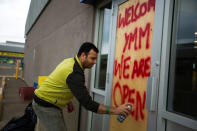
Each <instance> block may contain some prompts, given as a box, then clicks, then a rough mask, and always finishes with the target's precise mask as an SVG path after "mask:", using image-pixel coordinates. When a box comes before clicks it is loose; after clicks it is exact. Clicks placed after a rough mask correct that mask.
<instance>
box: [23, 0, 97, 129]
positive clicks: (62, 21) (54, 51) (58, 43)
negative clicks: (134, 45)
mask: <svg viewBox="0 0 197 131" xmlns="http://www.w3.org/2000/svg"><path fill="white" fill-rule="evenodd" d="M93 19H94V8H93V6H91V5H86V4H82V3H80V1H79V0H66V1H65V0H58V1H55V0H52V1H50V2H49V3H48V4H47V6H46V7H45V9H44V10H43V12H42V13H41V15H40V16H39V18H38V20H37V21H36V23H35V24H34V25H33V27H32V28H31V30H30V31H28V34H26V45H25V57H24V79H25V81H26V82H27V83H28V84H29V85H30V86H33V83H34V82H37V80H38V76H42V75H49V74H50V72H52V71H53V69H54V68H55V67H56V66H57V64H58V63H60V62H61V61H62V60H63V59H65V58H68V57H73V56H75V55H76V53H77V51H78V49H79V47H80V45H81V44H82V43H83V42H85V41H90V42H92V41H93V22H94V21H93ZM85 74H86V83H87V84H88V83H89V82H88V81H89V79H90V76H89V74H90V71H89V70H87V71H86V72H85ZM87 86H88V87H89V84H88V85H87ZM75 109H76V111H75V112H74V113H72V114H71V115H68V116H67V117H65V118H66V119H69V118H70V119H71V118H74V119H73V120H72V121H70V119H69V123H67V125H69V130H71V131H75V130H77V128H78V126H77V121H78V104H77V102H76V101H75ZM67 121H68V120H67ZM83 126H84V125H82V126H81V128H83ZM84 128H86V126H84Z"/></svg>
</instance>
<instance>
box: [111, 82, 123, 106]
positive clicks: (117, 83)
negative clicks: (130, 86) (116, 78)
mask: <svg viewBox="0 0 197 131" xmlns="http://www.w3.org/2000/svg"><path fill="white" fill-rule="evenodd" d="M117 89H119V91H120V95H121V96H122V90H121V87H120V83H119V82H116V84H115V86H114V88H113V101H114V105H115V106H116V107H117V106H118V104H117V103H116V95H115V94H116V92H117ZM121 98H122V97H121ZM122 101H123V100H121V102H122Z"/></svg>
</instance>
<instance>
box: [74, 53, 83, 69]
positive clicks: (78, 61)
mask: <svg viewBox="0 0 197 131" xmlns="http://www.w3.org/2000/svg"><path fill="white" fill-rule="evenodd" d="M75 59H76V60H77V63H78V64H79V66H80V67H81V69H82V70H83V71H84V70H85V69H84V68H83V66H82V64H81V62H80V60H79V58H78V57H77V56H75Z"/></svg>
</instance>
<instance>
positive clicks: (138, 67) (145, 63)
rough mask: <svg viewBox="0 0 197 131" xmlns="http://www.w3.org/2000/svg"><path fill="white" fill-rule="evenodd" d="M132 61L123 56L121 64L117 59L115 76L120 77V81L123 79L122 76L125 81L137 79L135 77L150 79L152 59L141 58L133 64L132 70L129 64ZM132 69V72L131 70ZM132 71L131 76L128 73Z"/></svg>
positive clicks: (128, 57)
mask: <svg viewBox="0 0 197 131" xmlns="http://www.w3.org/2000/svg"><path fill="white" fill-rule="evenodd" d="M130 61H131V57H130V56H127V57H124V55H122V57H121V61H120V63H119V62H118V61H117V59H115V62H114V75H115V76H117V75H118V76H119V80H121V79H122V76H123V78H124V79H129V78H130V77H131V79H135V77H137V78H139V77H142V78H144V77H149V76H150V64H151V63H150V62H151V57H150V56H148V57H146V58H141V59H140V60H139V61H137V60H134V62H133V69H131V68H130V67H131V66H130V64H129V62H130ZM130 69H131V70H130ZM130 71H131V74H129V73H128V72H130Z"/></svg>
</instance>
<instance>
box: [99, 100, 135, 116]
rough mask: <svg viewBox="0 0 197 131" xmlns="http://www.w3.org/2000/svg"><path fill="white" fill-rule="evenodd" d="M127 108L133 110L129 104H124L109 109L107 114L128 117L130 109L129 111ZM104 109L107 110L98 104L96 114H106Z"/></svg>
mask: <svg viewBox="0 0 197 131" xmlns="http://www.w3.org/2000/svg"><path fill="white" fill-rule="evenodd" d="M128 106H131V108H132V109H133V107H132V105H131V104H130V103H126V104H123V105H120V106H118V107H109V114H111V115H119V114H122V115H125V116H128V115H129V113H130V112H131V111H132V109H129V107H128ZM106 109H107V106H105V105H102V104H100V105H99V109H98V112H97V113H99V114H106Z"/></svg>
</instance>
